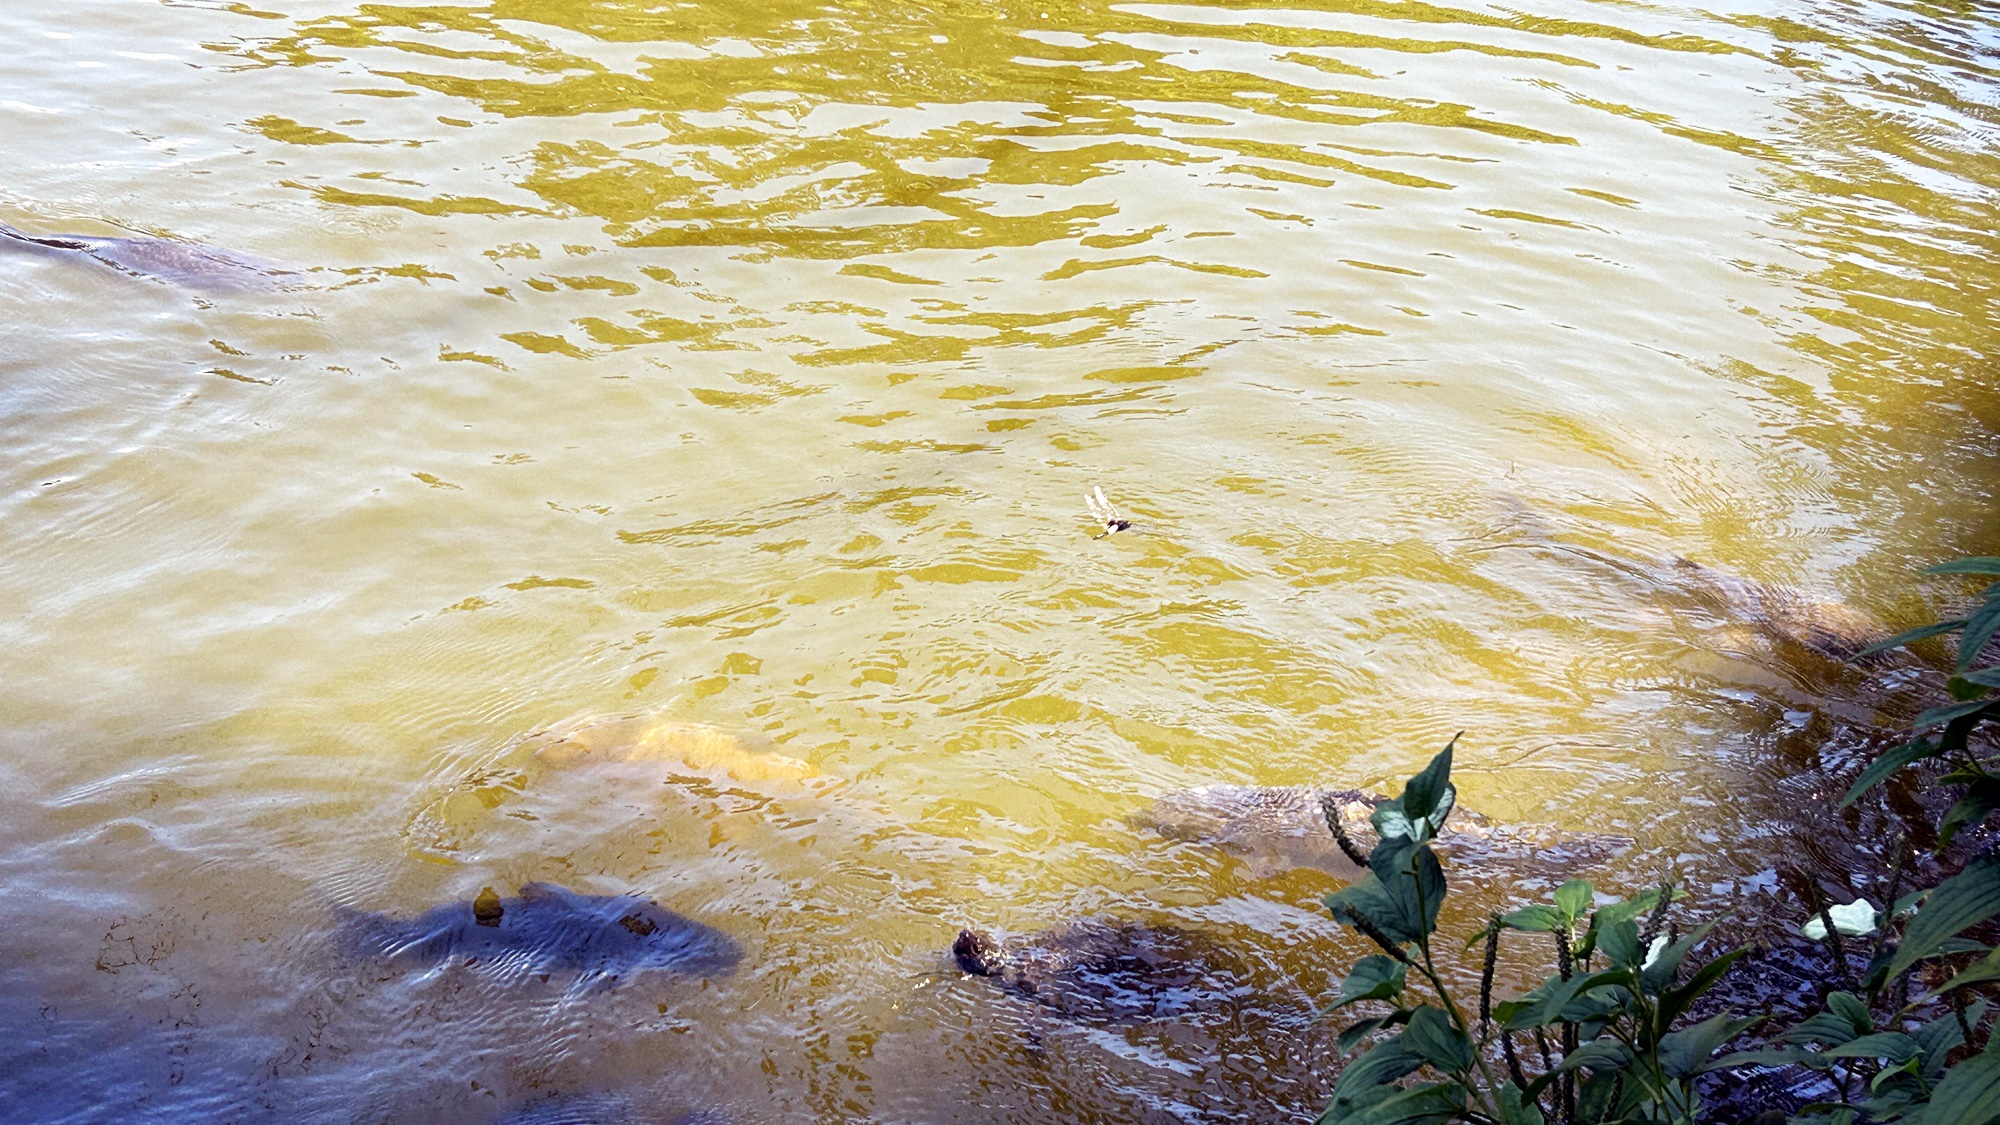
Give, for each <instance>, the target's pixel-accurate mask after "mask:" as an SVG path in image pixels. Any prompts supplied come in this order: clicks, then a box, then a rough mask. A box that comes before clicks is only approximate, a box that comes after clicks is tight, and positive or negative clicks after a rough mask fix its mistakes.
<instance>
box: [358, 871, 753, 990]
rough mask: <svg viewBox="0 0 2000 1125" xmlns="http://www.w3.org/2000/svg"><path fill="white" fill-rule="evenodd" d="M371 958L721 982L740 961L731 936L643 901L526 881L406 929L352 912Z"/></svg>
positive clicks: (516, 973)
mask: <svg viewBox="0 0 2000 1125" xmlns="http://www.w3.org/2000/svg"><path fill="white" fill-rule="evenodd" d="M348 922H349V925H350V926H351V928H352V931H353V933H354V934H355V935H356V936H357V937H358V938H359V941H360V944H361V945H362V947H363V949H364V951H365V952H367V953H370V954H377V955H386V956H389V957H392V958H394V959H396V960H400V961H412V962H418V963H424V964H435V963H440V962H445V961H453V960H462V962H463V963H464V964H467V965H472V966H476V967H479V968H481V969H482V970H484V971H485V972H488V973H490V974H492V975H494V976H497V977H500V978H502V979H507V980H513V979H519V978H523V977H529V976H539V975H542V974H546V973H554V972H563V973H571V972H574V973H581V974H582V975H583V976H585V977H600V976H601V977H617V976H623V975H626V974H630V973H636V972H642V971H645V970H648V969H657V970H661V971H665V972H674V973H686V974H690V975H696V976H722V975H724V974H726V973H728V972H729V971H730V970H732V969H734V968H735V967H736V963H737V962H738V961H740V960H742V959H743V949H742V947H741V946H739V945H737V944H736V942H735V940H734V939H732V938H731V937H730V936H729V935H728V934H725V933H723V932H722V931H720V930H717V929H715V928H713V927H711V926H706V925H703V924H702V923H700V922H697V921H695V920H693V919H691V918H683V917H681V916H680V915H678V914H676V913H674V912H673V911H671V910H668V909H667V908H666V907H664V906H661V905H659V904H658V903H655V902H652V901H650V900H648V899H643V898H640V897H639V896H637V895H616V896H611V895H585V894H577V893H576V892H574V891H569V890H565V889H563V888H562V887H558V886H553V885H551V884H548V883H528V884H526V885H524V886H523V887H522V888H521V894H520V897H518V898H508V899H503V898H501V897H500V896H499V895H498V894H496V893H495V892H494V890H493V888H491V887H487V888H486V889H485V890H482V891H480V892H479V895H478V897H477V898H475V899H473V900H472V901H471V902H470V903H464V902H459V903H453V904H451V905H449V906H440V907H438V908H437V909H436V910H432V911H429V912H427V913H425V914H424V915H422V916H421V917H418V918H415V919H412V920H409V921H404V920H401V919H397V918H391V917H389V916H387V915H384V914H372V913H368V912H366V911H349V912H348Z"/></svg>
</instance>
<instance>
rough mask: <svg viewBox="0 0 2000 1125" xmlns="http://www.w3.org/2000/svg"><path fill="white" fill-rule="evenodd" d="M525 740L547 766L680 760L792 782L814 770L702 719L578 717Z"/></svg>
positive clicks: (742, 776) (750, 777)
mask: <svg viewBox="0 0 2000 1125" xmlns="http://www.w3.org/2000/svg"><path fill="white" fill-rule="evenodd" d="M530 742H532V743H533V744H534V745H535V760H536V761H537V762H540V763H542V764H543V765H550V766H570V765H582V764H590V763H599V762H665V763H673V762H679V763H682V764H684V765H687V766H692V767H693V768H695V769H700V770H721V771H723V772H724V773H727V774H729V776H731V777H733V778H735V779H737V780H738V781H767V780H793V781H796V780H801V779H803V778H808V777H812V776H813V775H814V774H816V773H817V772H818V771H817V770H815V769H813V767H812V765H811V763H809V762H805V761H801V760H800V759H798V758H792V757H788V756H786V755H784V754H779V753H777V752H775V751H774V750H772V749H771V747H770V746H769V744H767V743H766V744H760V743H759V742H758V741H755V740H753V739H751V738H750V737H748V736H745V735H739V734H732V733H730V732H729V731H726V730H723V729H722V728H720V727H714V726H710V725H709V724H707V723H687V722H676V721H673V720H666V719H660V718H657V717H654V716H649V715H612V716H603V717H597V718H589V719H580V720H577V721H574V722H571V723H565V724H563V725H562V726H559V727H551V728H550V729H548V730H546V731H543V732H541V733H540V734H538V735H535V736H533V737H532V738H531V739H530Z"/></svg>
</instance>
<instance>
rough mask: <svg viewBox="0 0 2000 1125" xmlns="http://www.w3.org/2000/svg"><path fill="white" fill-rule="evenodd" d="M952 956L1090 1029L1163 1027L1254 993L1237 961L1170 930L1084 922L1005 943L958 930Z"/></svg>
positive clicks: (1206, 941) (1205, 941)
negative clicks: (1141, 1024) (1131, 1025)
mask: <svg viewBox="0 0 2000 1125" xmlns="http://www.w3.org/2000/svg"><path fill="white" fill-rule="evenodd" d="M951 953H952V958H953V959H954V960H956V961H957V962H958V967H959V968H960V969H961V970H963V971H965V972H968V973H971V974H973V975H974V976H981V977H986V978H988V979H990V980H992V981H993V982H994V983H995V984H997V985H999V986H1000V987H1001V988H1002V989H1004V990H1006V991H1008V992H1011V993H1014V994H1015V995H1017V996H1020V997H1022V998H1024V999H1028V1000H1032V1001H1034V1002H1035V1003H1037V1004H1040V1005H1042V1006H1044V1007H1047V1008H1051V1009H1053V1010H1055V1011H1057V1012H1059V1013H1061V1014H1062V1015H1065V1016H1068V1017H1070V1018H1071V1019H1077V1020H1082V1021H1085V1022H1089V1023H1110V1024H1129V1023H1138V1022H1142V1021H1148V1020H1156V1019H1170V1018H1173V1017H1176V1016H1181V1015H1187V1014H1192V1013H1196V1012H1203V1011H1213V1010H1214V1009H1215V1008H1216V1007H1217V1006H1218V1005H1226V1004H1228V1003H1230V1002H1232V1001H1241V1000H1244V999H1246V998H1248V997H1250V996H1252V995H1253V994H1254V993H1255V987H1254V986H1253V983H1252V981H1251V979H1250V973H1249V970H1248V968H1247V966H1246V965H1245V964H1244V963H1243V961H1242V959H1241V958H1240V957H1238V956H1237V955H1236V954H1234V953H1233V952H1232V951H1231V950H1229V949H1228V948H1227V947H1226V946H1224V945H1222V944H1221V943H1219V942H1217V941H1216V940H1214V939H1213V938H1210V937H1208V936H1206V935H1204V934H1200V933H1197V932H1195V931H1192V930H1183V929H1180V928H1178V927H1174V926H1153V925H1146V924H1143V923H1137V922H1123V921H1116V920H1110V919H1102V918H1086V919H1082V920H1079V921H1076V922H1072V923H1069V924H1068V925H1065V926H1059V927H1057V928H1055V929H1052V930H1045V931H1043V932H1041V933H1037V934H1029V935H1027V936H1025V937H1022V938H1018V939H1015V940H1014V941H1012V942H1005V943H1003V942H1001V941H1000V940H998V939H997V938H995V937H993V936H992V935H991V934H988V933H984V932H982V931H979V930H960V931H959V933H958V940H957V941H955V942H953V943H952V947H951Z"/></svg>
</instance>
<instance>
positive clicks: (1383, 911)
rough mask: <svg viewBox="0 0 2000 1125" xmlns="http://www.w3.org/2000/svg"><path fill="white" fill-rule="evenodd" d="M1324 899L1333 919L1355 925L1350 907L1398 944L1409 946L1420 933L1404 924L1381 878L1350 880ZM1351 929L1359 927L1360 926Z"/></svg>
mask: <svg viewBox="0 0 2000 1125" xmlns="http://www.w3.org/2000/svg"><path fill="white" fill-rule="evenodd" d="M1377 850H1378V851H1379V850H1380V849H1379V848H1378V849H1377ZM1324 901H1325V902H1326V908H1327V909H1328V910H1330V911H1332V912H1333V920H1334V921H1336V922H1339V923H1341V924H1342V925H1345V926H1354V921H1353V919H1352V918H1351V917H1349V916H1348V913H1347V912H1348V911H1349V910H1350V909H1353V910H1358V911H1360V912H1361V913H1362V914H1364V915H1366V916H1367V918H1368V920H1369V921H1370V922H1373V923H1374V924H1375V926H1376V928H1377V929H1379V930H1381V931H1382V934H1383V936H1384V937H1387V938H1388V939H1389V940H1390V941H1393V942H1395V943H1396V944H1397V945H1399V946H1401V945H1408V944H1409V943H1410V942H1413V941H1415V940H1416V939H1417V938H1418V937H1420V936H1422V935H1420V934H1418V933H1416V932H1415V931H1412V930H1410V929H1408V928H1407V927H1406V926H1404V925H1403V922H1402V911H1401V908H1399V907H1398V906H1397V905H1396V901H1397V900H1396V899H1394V898H1392V897H1391V896H1390V894H1389V892H1388V889H1387V888H1386V887H1384V886H1383V885H1382V880H1380V879H1378V878H1376V877H1375V876H1374V875H1365V876H1363V877H1362V878H1361V880H1360V881H1359V882H1355V883H1349V884H1348V885H1347V886H1345V887H1342V888H1341V889H1339V890H1337V891H1334V892H1333V893H1332V894H1329V895H1327V896H1326V899H1325V900H1324ZM1354 928H1355V929H1360V927H1359V926H1355V927H1354Z"/></svg>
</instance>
